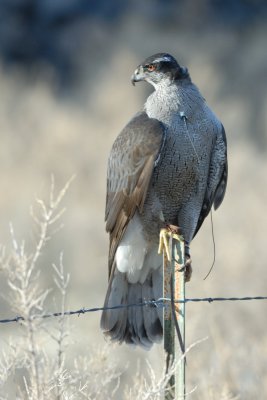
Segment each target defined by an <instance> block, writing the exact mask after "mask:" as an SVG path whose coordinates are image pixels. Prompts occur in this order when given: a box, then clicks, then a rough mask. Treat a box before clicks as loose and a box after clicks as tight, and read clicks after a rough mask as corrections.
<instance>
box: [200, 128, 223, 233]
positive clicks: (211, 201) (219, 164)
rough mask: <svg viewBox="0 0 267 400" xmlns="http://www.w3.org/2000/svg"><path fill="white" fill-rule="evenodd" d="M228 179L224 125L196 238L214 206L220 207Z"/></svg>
mask: <svg viewBox="0 0 267 400" xmlns="http://www.w3.org/2000/svg"><path fill="white" fill-rule="evenodd" d="M227 177H228V163H227V141H226V135H225V130H224V127H223V125H222V126H221V130H220V132H219V133H218V135H217V138H216V142H215V145H214V148H213V152H212V155H211V160H210V168H209V176H208V182H207V189H206V193H205V196H204V201H203V205H202V209H201V212H200V215H199V219H198V223H197V227H196V230H195V233H194V236H195V235H196V234H197V232H198V230H199V229H200V227H201V225H202V224H203V221H204V219H205V218H206V217H207V215H208V214H209V212H210V210H211V207H212V205H213V206H214V209H215V210H217V208H219V207H220V205H221V203H222V201H223V198H224V195H225V191H226V186H227Z"/></svg>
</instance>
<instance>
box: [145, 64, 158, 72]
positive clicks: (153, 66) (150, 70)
mask: <svg viewBox="0 0 267 400" xmlns="http://www.w3.org/2000/svg"><path fill="white" fill-rule="evenodd" d="M146 68H147V70H148V71H149V72H152V71H155V69H156V66H155V65H154V64H149V65H147V66H146Z"/></svg>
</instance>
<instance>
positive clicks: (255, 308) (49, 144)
mask: <svg viewBox="0 0 267 400" xmlns="http://www.w3.org/2000/svg"><path fill="white" fill-rule="evenodd" d="M266 17H267V3H266V2H265V1H264V0H262V1H261V0H243V1H241V0H237V1H230V0H224V1H222V0H216V1H211V0H188V1H185V0H184V1H182V0H181V1H174V0H168V1H166V0H165V1H164V0H154V1H152V0H150V1H149V0H148V1H145V2H144V1H141V0H135V1H133V0H129V1H127V2H126V1H123V0H116V1H112V2H111V1H109V0H97V1H96V0H57V1H54V0H1V2H0V138H1V146H0V165H1V168H0V184H1V193H2V194H1V196H0V224H1V230H0V242H1V243H3V244H6V245H7V246H9V243H10V235H9V222H10V221H11V222H12V223H13V226H14V230H15V232H16V235H17V237H18V239H19V240H21V239H22V238H24V239H25V240H26V244H28V246H30V243H32V241H33V243H34V229H32V222H31V218H30V214H29V207H30V204H32V203H33V202H34V198H35V195H38V196H43V197H46V196H47V195H48V193H49V186H50V175H51V173H53V174H54V176H55V179H56V187H57V188H61V187H62V186H63V185H64V183H65V182H66V181H67V180H68V179H69V178H70V177H71V175H72V174H76V179H75V181H74V182H73V184H72V185H71V188H70V190H69V191H68V194H67V196H66V199H65V205H66V207H67V212H66V213H65V215H64V218H63V220H64V225H65V226H64V228H63V229H62V230H61V231H60V232H59V233H57V234H56V235H55V236H54V238H53V240H52V241H51V242H49V243H48V245H47V249H46V252H45V254H44V255H43V257H42V260H41V263H42V265H41V268H42V275H41V277H40V279H41V280H42V284H43V285H44V286H47V287H50V286H52V278H51V271H52V270H51V264H52V263H53V262H57V261H58V259H59V253H60V252H61V251H63V252H64V265H65V269H66V271H67V272H69V273H70V274H71V281H70V287H69V293H68V307H67V308H68V309H73V310H74V309H77V308H81V307H94V306H101V305H102V303H103V300H104V296H105V291H106V286H107V251H108V237H107V234H106V233H105V227H104V208H105V186H106V165H107V158H108V154H109V150H110V148H111V145H112V142H113V141H114V139H115V137H116V136H117V134H118V133H119V131H120V130H121V129H122V127H123V126H124V125H125V124H126V123H127V122H128V120H129V119H130V118H131V116H132V115H133V114H134V113H135V112H136V111H138V110H140V108H141V107H142V105H143V103H144V101H145V99H146V97H147V95H148V94H149V93H150V91H151V88H149V87H148V85H146V84H139V85H137V86H136V87H135V88H133V87H132V86H131V84H130V77H131V74H132V72H133V71H134V69H135V68H136V66H137V65H138V64H139V63H140V62H141V61H142V60H143V59H144V58H146V57H147V56H149V55H152V54H153V53H156V52H169V53H171V54H172V55H174V56H175V57H176V58H177V60H178V62H179V63H180V64H181V65H185V66H187V67H188V68H189V71H190V74H191V77H192V80H193V81H194V83H196V84H197V86H198V87H199V88H200V90H201V92H202V94H203V95H204V97H205V98H206V100H207V102H208V104H209V105H210V106H211V107H212V109H213V110H214V112H215V113H216V114H217V116H218V117H219V118H220V120H221V121H222V122H223V124H224V126H225V130H226V133H227V135H228V149H229V150H228V154H229V155H228V157H229V184H228V190H227V194H226V198H225V201H224V203H223V205H222V206H221V208H220V209H219V211H218V212H216V213H214V214H213V220H214V231H215V240H216V264H215V267H214V269H213V271H212V273H211V275H210V276H209V278H208V279H207V280H205V281H204V280H203V278H204V277H205V275H206V274H207V272H208V270H209V268H210V266H211V264H212V260H213V246H212V236H211V223H210V219H209V218H207V220H206V222H205V224H204V227H203V229H202V230H201V231H200V233H199V234H198V236H197V238H196V239H195V240H194V242H193V244H192V247H191V254H192V257H193V276H192V280H191V282H190V283H189V284H188V285H187V297H202V296H203V297H204V296H246V295H248V296H253V295H267V276H266V267H267V263H266V259H267V245H266V237H267V217H266V204H267V184H266V176H267V162H266V152H267V129H266V127H267V86H266V78H267V51H266V39H267V19H266ZM5 290H6V283H5V282H1V291H2V293H3V294H5ZM51 307H52V304H51ZM0 312H1V317H2V318H4V317H8V316H10V309H9V306H7V305H6V303H5V302H4V301H3V300H1V303H0ZM266 315H267V303H266V302H256V301H254V302H246V303H245V302H242V303H241V302H235V303H226V302H224V303H214V304H206V303H200V304H191V303H190V304H188V305H187V326H186V331H187V339H186V340H187V344H188V345H190V344H191V343H193V342H194V341H196V340H198V339H201V338H204V337H206V336H208V340H206V341H205V342H204V343H202V344H199V345H197V346H196V347H195V348H194V349H193V350H192V351H191V352H190V354H189V355H188V357H187V390H188V391H190V390H192V389H193V388H194V387H195V386H196V385H197V390H196V391H195V392H194V393H193V394H192V395H191V397H190V398H192V399H204V398H205V399H214V400H215V399H216V400H217V399H230V398H231V399H245V400H247V399H252V398H257V399H258V400H260V399H266V398H267V380H266V375H267V363H266V358H267V335H266V326H267V317H266ZM99 318H100V314H98V313H94V314H87V315H84V316H81V317H80V318H75V317H73V319H72V320H71V323H72V325H73V331H72V336H73V338H72V339H73V344H72V345H71V347H70V348H69V351H70V352H73V354H78V353H79V352H81V351H83V352H84V351H85V350H84V349H88V351H90V350H89V349H90V346H91V347H92V346H93V347H96V346H103V344H104V343H105V341H104V339H103V337H102V334H101V332H100V329H99ZM13 331H14V326H13V327H10V326H7V325H4V326H2V327H1V332H2V333H1V343H4V342H5V340H6V337H7V336H8V335H12V332H13ZM86 351H87V350H86ZM114 357H115V358H116V360H117V361H118V363H119V365H121V366H124V365H125V362H126V361H127V362H128V364H129V367H128V370H127V371H126V372H125V373H124V374H123V376H122V382H121V387H120V389H119V392H118V394H117V398H118V399H123V394H122V393H123V388H124V387H125V385H126V384H128V385H131V378H132V376H133V374H134V373H135V371H136V369H137V364H138V362H140V364H141V366H142V365H143V364H145V360H146V359H149V360H150V362H151V364H152V366H153V367H155V369H157V370H159V369H160V367H161V365H162V362H161V360H162V350H161V346H155V347H154V348H153V350H152V351H150V352H144V351H142V350H139V349H132V348H129V347H127V346H124V345H123V346H117V347H116V349H115V351H114ZM138 360H139V361H138Z"/></svg>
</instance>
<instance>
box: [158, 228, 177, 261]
mask: <svg viewBox="0 0 267 400" xmlns="http://www.w3.org/2000/svg"><path fill="white" fill-rule="evenodd" d="M172 238H173V239H176V240H181V239H182V236H181V233H180V228H179V227H178V226H175V225H171V224H170V225H166V228H163V229H161V230H160V234H159V248H158V254H161V253H162V252H163V250H165V253H166V256H167V259H168V261H169V262H170V261H171V254H170V246H169V241H170V239H172Z"/></svg>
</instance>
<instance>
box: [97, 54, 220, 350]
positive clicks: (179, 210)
mask: <svg viewBox="0 0 267 400" xmlns="http://www.w3.org/2000/svg"><path fill="white" fill-rule="evenodd" d="M131 80H132V83H133V84H134V83H136V82H140V81H146V82H148V83H150V84H151V85H153V86H154V88H155V90H154V91H153V92H152V94H151V95H150V96H149V97H148V98H147V100H146V102H145V105H144V108H143V110H142V111H140V112H138V113H137V114H136V115H135V116H134V117H133V118H132V119H131V120H130V122H129V123H128V124H127V125H126V126H125V128H124V129H123V130H122V132H121V133H120V134H119V135H118V137H117V138H116V140H115V142H114V144H113V146H112V149H111V152H110V156H109V160H108V171H107V198H106V215H105V219H106V230H107V231H108V232H109V235H110V246H109V260H108V264H109V284H108V289H107V294H106V299H105V306H106V307H112V306H116V305H127V304H138V303H140V302H144V301H147V300H154V299H158V298H160V297H162V286H163V277H162V273H163V271H162V256H160V255H159V254H158V245H159V233H160V230H161V229H162V228H164V227H168V226H171V225H175V226H178V227H179V228H180V232H181V234H182V235H183V237H184V239H185V244H186V257H187V260H188V262H187V265H188V270H187V280H189V279H190V255H189V246H190V242H191V241H192V239H193V237H194V236H195V235H196V233H197V232H198V230H199V228H200V227H201V225H202V223H203V221H204V219H205V218H206V216H207V215H208V214H209V212H210V210H211V207H212V205H213V206H214V208H215V209H217V208H218V207H219V206H220V204H221V203H222V200H223V198H224V194H225V189H226V184H227V147H226V136H225V131H224V128H223V125H222V123H221V122H220V121H219V120H218V118H217V117H216V116H215V114H214V113H213V112H212V111H211V109H210V108H209V107H208V105H207V103H206V101H205V99H204V98H203V97H202V95H201V94H200V92H199V90H198V88H197V87H196V86H195V85H194V84H193V83H192V81H191V78H190V75H189V73H188V70H187V68H185V67H182V66H180V65H179V64H178V62H177V61H176V60H175V58H174V57H172V56H171V55H170V54H167V53H158V54H155V55H153V56H151V57H148V58H147V59H146V60H145V61H144V62H142V63H141V64H140V65H139V66H138V67H137V69H136V70H135V71H134V74H133V75H132V79H131ZM162 318H163V314H162V309H161V308H156V307H129V308H119V309H115V310H104V311H103V313H102V318H101V328H102V329H103V331H104V333H105V335H107V336H109V337H110V338H111V339H112V340H114V341H118V342H120V343H122V342H126V343H131V344H137V345H141V346H143V347H146V348H150V347H151V345H152V344H153V343H155V342H159V341H160V340H161V338H162V333H163V332H162V331H163V329H162V326H163V320H162Z"/></svg>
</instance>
